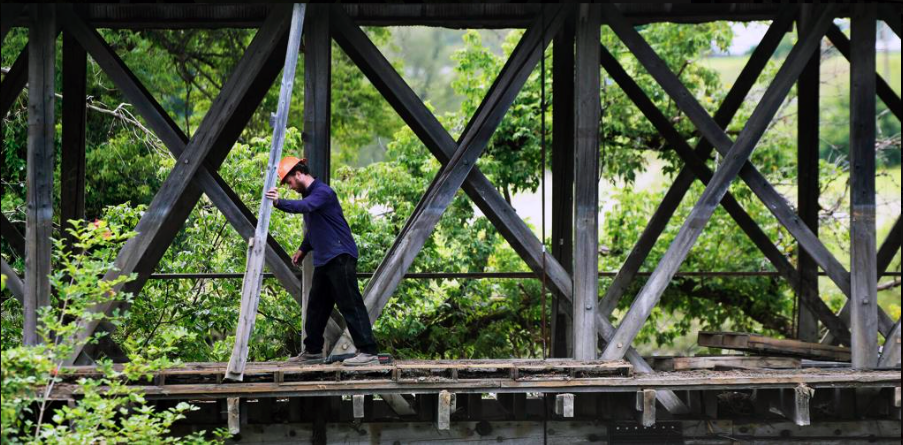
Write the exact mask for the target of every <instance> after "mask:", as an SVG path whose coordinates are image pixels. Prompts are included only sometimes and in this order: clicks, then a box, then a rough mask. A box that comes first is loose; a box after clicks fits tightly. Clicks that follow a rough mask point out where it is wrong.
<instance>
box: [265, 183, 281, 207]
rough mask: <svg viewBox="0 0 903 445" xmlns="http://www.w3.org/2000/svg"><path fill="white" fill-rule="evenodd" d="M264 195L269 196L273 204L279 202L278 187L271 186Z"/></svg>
mask: <svg viewBox="0 0 903 445" xmlns="http://www.w3.org/2000/svg"><path fill="white" fill-rule="evenodd" d="M266 197H267V198H269V200H270V201H273V204H276V203H277V202H279V189H278V188H276V187H273V188H271V189H269V190H268V191H267V193H266Z"/></svg>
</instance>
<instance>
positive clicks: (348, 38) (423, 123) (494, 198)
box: [327, 8, 687, 414]
mask: <svg viewBox="0 0 903 445" xmlns="http://www.w3.org/2000/svg"><path fill="white" fill-rule="evenodd" d="M331 20H332V23H333V29H334V30H335V32H334V34H333V37H334V38H335V39H336V41H337V42H338V43H339V45H340V46H341V47H342V49H343V50H344V51H345V53H346V54H347V55H348V56H349V58H351V60H352V61H354V62H355V64H356V65H357V66H358V67H359V68H360V69H361V71H363V72H364V74H365V75H366V76H367V78H368V79H369V80H370V82H371V83H372V84H373V85H374V86H375V87H376V88H377V90H379V92H380V93H381V94H382V95H383V97H385V98H386V100H387V101H388V102H389V104H390V105H392V107H393V108H394V109H395V110H396V112H397V113H398V114H399V116H401V117H402V119H403V120H404V121H405V123H407V124H408V125H409V126H410V127H411V129H412V130H413V131H414V133H415V134H417V136H418V137H419V138H420V139H421V141H423V143H424V145H426V147H427V148H428V149H429V150H430V152H432V153H433V155H434V156H436V158H437V159H438V160H439V161H440V162H442V163H447V162H448V159H449V157H450V156H451V154H452V153H453V152H454V150H455V147H456V146H457V144H456V142H455V140H454V139H453V138H452V137H451V136H450V135H449V134H448V132H446V131H445V129H444V128H443V127H442V124H441V123H439V121H438V119H436V118H435V116H433V114H432V113H431V112H430V111H429V110H428V109H427V108H426V106H425V105H424V104H423V102H422V101H420V99H419V98H418V97H417V95H416V94H415V93H414V91H413V90H411V88H410V87H409V86H408V85H407V84H406V83H405V82H404V80H403V79H402V78H401V76H399V75H398V73H397V72H396V71H395V69H394V67H392V65H391V64H390V63H389V62H388V61H387V60H386V59H385V57H383V56H382V54H380V52H379V50H378V49H376V47H375V46H374V45H373V43H372V42H370V40H369V39H368V38H367V36H366V35H365V34H364V33H363V31H361V30H360V28H358V27H357V26H355V25H354V24H353V23H352V22H351V21H350V20H349V19H348V17H347V15H345V13H344V12H343V11H342V10H341V9H338V8H334V9H333V11H332V12H331ZM464 191H465V192H466V193H467V195H468V196H469V197H470V198H471V199H472V200H473V201H474V202H475V203H476V204H477V206H478V207H479V208H480V210H481V211H483V213H484V214H485V215H486V217H487V218H489V220H490V221H491V222H492V223H493V225H494V226H495V227H496V228H497V229H498V230H499V232H500V233H501V234H502V236H504V237H505V240H507V241H508V243H509V244H510V245H511V246H512V248H514V250H515V251H516V252H517V253H518V254H519V255H520V256H521V258H523V259H524V261H525V262H526V263H527V265H528V266H529V267H530V268H531V270H533V271H534V272H536V273H542V271H543V268H542V256H541V254H542V245H541V243H540V242H539V239H538V238H537V237H536V235H534V234H533V232H532V230H531V229H530V228H529V227H527V225H526V224H525V223H524V222H523V220H522V219H520V217H518V216H517V214H516V212H514V209H513V208H512V207H511V206H510V205H509V204H508V203H507V202H506V201H505V199H504V198H503V197H502V196H501V194H500V193H499V192H498V190H496V189H495V187H494V186H493V185H492V183H491V182H490V181H489V180H488V179H487V178H486V176H485V175H483V174H482V173H481V172H480V171H479V169H478V168H474V169H473V170H471V172H470V175H469V176H468V179H467V182H465V183H464ZM545 271H546V273H547V277H548V279H549V285H550V287H551V288H552V289H553V290H555V291H556V292H560V293H561V295H563V296H564V298H563V299H562V300H561V301H560V303H561V304H562V305H563V306H564V308H563V311H564V312H565V313H567V314H570V311H571V307H570V306H571V296H572V294H573V287H572V285H573V283H572V282H571V279H570V275H569V274H568V273H567V271H566V270H565V269H564V268H563V267H562V265H561V264H560V263H559V262H558V261H557V260H556V259H555V258H554V257H552V256H548V255H547V256H546V269H545ZM596 326H597V328H598V329H599V332H603V328H605V327H606V326H607V328H608V329H609V330H610V331H611V332H614V328H613V327H612V326H611V323H609V322H608V321H607V320H603V319H601V317H599V316H598V314H597V315H596ZM346 336H347V335H346ZM346 336H343V337H342V339H341V340H339V342H338V344H337V346H338V347H341V346H343V345H349V344H350V343H343V341H344V340H345V337H346ZM335 338H337V336H336V337H333V336H331V335H327V339H329V343H330V344H336V343H335V342H334V339H335ZM627 358H628V360H630V362H631V364H633V365H634V367H636V369H637V370H638V372H651V371H652V368H651V367H649V365H648V364H647V363H646V362H645V360H643V358H642V356H640V354H639V353H638V352H636V351H635V350H634V349H633V348H630V350H629V353H628V355H627ZM657 397H658V399H659V401H660V402H661V403H662V404H663V405H664V406H665V407H666V408H667V409H668V411H669V412H671V413H675V414H677V413H682V412H687V407H686V405H685V404H684V403H683V402H682V401H681V400H680V399H679V398H678V397H677V396H676V395H675V394H674V393H673V392H672V391H659V392H658V394H657Z"/></svg>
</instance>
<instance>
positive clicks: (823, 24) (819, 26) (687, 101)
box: [602, 5, 835, 360]
mask: <svg viewBox="0 0 903 445" xmlns="http://www.w3.org/2000/svg"><path fill="white" fill-rule="evenodd" d="M603 8H605V10H606V13H607V14H608V15H609V17H610V18H613V20H611V21H610V22H609V23H610V25H611V27H612V29H613V30H614V31H615V33H616V34H618V35H619V36H620V37H621V39H622V40H623V41H624V43H625V44H626V45H627V46H628V47H629V48H630V49H631V51H633V53H634V54H635V55H636V56H637V58H638V59H639V60H640V61H641V63H643V64H644V65H645V66H646V68H647V69H648V70H649V71H650V72H651V73H653V76H654V77H656V79H657V80H658V81H659V83H660V84H661V85H662V86H663V87H664V88H665V90H666V91H668V92H669V93H670V94H673V95H674V96H675V100H676V101H677V102H679V106H681V108H682V109H683V108H684V107H686V108H688V109H689V110H691V111H689V112H687V111H688V110H685V112H687V115H688V116H689V117H690V118H691V120H693V121H694V123H695V124H696V125H697V127H699V128H700V130H701V131H702V132H703V134H704V135H706V132H707V131H708V132H709V133H716V134H720V135H722V136H723V137H727V136H726V135H725V134H724V132H723V131H722V130H721V129H720V128H718V125H717V123H715V122H714V121H713V120H712V119H711V116H709V115H708V113H707V112H705V110H704V109H703V108H702V107H701V106H699V104H698V102H696V101H695V99H693V98H692V96H691V95H690V93H689V91H687V90H686V87H684V86H683V85H682V84H681V83H680V80H679V79H677V77H676V76H674V74H673V73H672V72H671V71H670V70H669V69H668V67H667V66H666V65H665V64H664V62H663V61H662V60H661V59H660V58H659V57H658V56H657V55H656V54H655V52H654V51H653V50H652V48H651V47H650V46H649V44H648V43H646V41H645V40H643V38H642V37H641V36H640V35H639V33H638V32H637V31H636V30H635V29H633V27H632V26H631V25H630V24H629V23H627V22H624V21H622V20H620V18H621V16H620V13H619V12H618V11H617V9H615V8H613V7H611V6H610V5H603ZM834 10H835V7H834V6H828V7H826V8H825V9H824V10H823V11H822V13H821V14H820V15H819V17H818V18H817V19H816V21H815V23H814V24H813V26H812V28H811V30H812V32H811V33H810V34H808V35H806V36H805V37H804V38H803V39H802V40H800V41H799V42H798V43H797V44H796V45H795V46H794V47H793V49H792V50H791V51H790V54H789V55H788V57H787V59H786V61H785V62H784V64H783V65H782V66H781V69H780V70H779V71H778V73H777V75H776V76H775V79H774V81H773V82H772V83H771V85H769V87H768V89H767V91H766V92H765V94H764V96H763V97H762V100H761V101H760V102H759V105H758V106H757V107H756V109H755V110H754V111H753V114H752V116H751V117H750V119H749V121H748V122H747V124H746V126H745V127H744V129H743V131H742V132H741V133H740V136H739V137H738V138H737V141H736V142H735V143H733V145H732V147H731V148H728V150H727V154H726V155H725V158H724V161H723V162H722V164H721V167H720V168H719V169H718V170H717V171H716V172H715V175H714V176H713V178H712V180H711V181H710V182H709V185H708V186H707V187H706V190H705V192H703V194H702V197H700V199H699V201H698V202H697V204H696V205H695V206H694V208H693V210H692V211H691V212H690V215H689V216H688V217H687V221H686V222H685V223H684V224H683V226H682V227H681V229H680V232H679V233H678V235H677V237H676V238H675V239H674V242H672V244H671V246H670V247H669V248H668V251H667V252H666V253H665V256H664V257H663V258H662V260H661V262H660V263H659V265H658V266H657V267H656V269H655V271H654V272H653V273H652V276H650V278H649V281H648V282H647V283H646V285H645V286H644V287H643V289H642V290H641V291H640V294H639V295H637V298H636V299H635V300H634V302H633V304H632V305H631V308H630V311H629V312H628V313H627V315H626V316H625V317H624V320H623V321H622V322H621V325H620V326H619V327H618V329H617V331H616V332H615V335H614V336H613V337H612V338H611V341H610V342H609V344H608V345H607V346H606V348H605V351H604V352H603V353H602V358H603V359H605V360H616V359H620V358H623V357H624V355H625V354H626V352H627V349H626V346H628V345H630V343H631V342H632V341H633V339H634V338H635V337H636V335H637V334H638V333H639V331H640V329H641V328H642V326H643V324H644V323H645V321H646V319H647V318H648V317H649V314H650V313H651V312H652V309H653V307H654V306H655V305H656V304H657V303H658V300H659V298H660V297H661V295H662V292H664V290H665V288H666V287H667V285H668V283H669V282H670V281H671V278H672V277H673V276H674V273H675V272H677V269H678V268H679V267H680V264H681V263H682V262H683V260H684V259H685V258H686V256H687V254H688V253H689V251H690V249H691V248H692V246H693V244H694V243H695V241H696V239H697V238H698V237H699V235H700V234H701V233H702V230H703V229H704V228H705V225H706V223H707V222H708V220H709V219H710V218H711V216H712V213H714V211H715V208H716V207H717V206H718V203H719V202H721V199H722V198H723V197H724V195H725V194H726V193H727V190H728V188H729V187H730V184H731V182H732V180H733V179H734V178H735V177H736V176H737V175H738V174H740V173H741V170H745V171H746V172H747V173H749V172H752V171H755V170H754V169H753V168H751V166H750V165H749V164H748V163H747V160H748V159H749V156H750V155H751V154H752V151H753V150H754V149H755V146H756V143H757V142H758V141H759V139H760V138H761V136H762V134H763V133H764V132H765V129H766V128H767V126H768V123H769V122H771V120H772V118H773V117H774V114H775V113H776V112H777V110H778V108H779V107H780V105H781V102H782V101H783V100H784V98H785V97H786V96H787V93H788V92H789V91H790V89H791V88H792V86H793V84H794V83H795V82H796V79H797V77H799V74H800V72H801V71H802V69H803V67H804V66H805V64H806V62H807V61H808V60H809V58H810V57H811V56H812V54H813V53H814V52H815V50H816V49H817V48H818V45H819V43H820V41H821V36H823V35H824V33H825V32H826V31H827V28H828V26H830V24H831V21H832V20H833V14H834ZM677 91H680V94H677ZM691 104H695V106H692V105H691ZM703 115H704V117H703ZM697 121H699V122H697ZM712 127H714V130H713V128H712ZM707 137H708V136H707ZM728 141H729V140H728ZM729 142H730V141H729ZM715 145H716V148H718V144H717V143H716V144H715ZM756 173H757V172H756ZM763 181H764V180H763ZM748 182H752V181H748ZM756 184H758V185H767V182H760V183H756ZM752 187H753V186H752V185H751V188H752ZM760 188H761V187H760ZM772 190H773V189H772ZM775 193H776V192H775ZM778 197H780V196H779V195H778ZM779 201H780V202H784V203H785V204H786V202H785V201H783V200H779ZM788 209H789V206H788ZM791 212H792V211H791ZM797 222H799V221H798V220H797ZM802 227H804V228H805V229H806V230H808V228H806V227H805V225H802ZM809 233H810V234H811V231H810V232H809ZM815 242H816V243H818V244H819V245H821V243H820V242H818V240H817V239H815ZM822 247H823V246H822Z"/></svg>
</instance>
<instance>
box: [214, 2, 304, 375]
mask: <svg viewBox="0 0 903 445" xmlns="http://www.w3.org/2000/svg"><path fill="white" fill-rule="evenodd" d="M306 8H307V5H305V4H303V3H295V4H294V5H293V6H292V22H291V27H290V28H289V37H288V47H287V48H286V53H285V66H284V67H283V68H282V85H281V86H280V88H279V103H278V105H277V107H276V118H275V119H274V123H273V138H272V147H271V148H270V157H269V160H268V162H267V169H266V172H265V176H264V180H263V190H262V191H261V197H260V211H259V215H258V217H257V228H256V230H255V231H254V235H253V236H251V238H250V239H248V258H247V262H246V265H245V276H244V279H243V280H242V287H241V310H240V312H239V316H238V327H237V329H236V331H235V344H234V346H233V348H232V356H231V357H230V358H229V366H228V367H227V368H226V378H228V379H232V380H239V381H240V380H242V378H243V377H244V373H245V363H247V361H248V341H249V340H250V338H251V333H252V332H254V321H255V320H256V319H257V307H258V305H259V303H260V288H261V286H262V285H263V264H264V256H265V254H266V252H265V250H266V239H267V233H268V232H269V230H270V216H271V214H272V212H273V201H271V200H270V199H269V198H267V197H266V193H267V192H268V191H269V190H270V189H271V188H273V187H276V186H277V182H276V181H277V179H278V178H277V173H276V169H277V168H278V166H279V161H280V160H281V159H282V145H283V144H284V143H285V127H286V124H288V113H289V107H290V106H291V102H292V89H293V87H294V83H295V68H296V67H297V65H298V52H299V51H300V50H301V34H302V30H303V27H304V12H305V10H306Z"/></svg>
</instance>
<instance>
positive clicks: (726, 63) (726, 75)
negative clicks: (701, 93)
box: [700, 52, 901, 98]
mask: <svg viewBox="0 0 903 445" xmlns="http://www.w3.org/2000/svg"><path fill="white" fill-rule="evenodd" d="M747 60H749V56H728V57H709V58H706V59H703V60H701V61H700V64H701V65H703V66H705V67H707V68H710V69H713V70H715V71H717V72H718V74H719V75H720V76H721V80H722V82H723V83H724V85H725V87H726V88H728V87H730V86H731V85H733V83H734V82H735V81H736V80H737V76H739V75H740V71H741V70H742V69H743V67H744V66H745V65H746V62H747ZM900 60H901V57H900V53H899V52H893V53H886V52H882V53H878V57H877V68H878V73H879V74H880V75H881V77H883V78H884V80H885V81H887V82H888V83H889V84H890V86H891V88H892V89H893V90H894V91H896V92H897V94H900V89H901V85H900V77H901V76H900V74H901V72H900ZM820 71H821V79H822V92H821V95H822V98H827V97H831V96H838V95H842V94H843V95H846V94H849V88H850V64H849V63H848V62H847V60H846V59H845V58H844V57H843V56H842V55H840V54H836V53H834V54H833V55H831V56H830V57H827V58H825V59H822V63H821V70H820Z"/></svg>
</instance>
